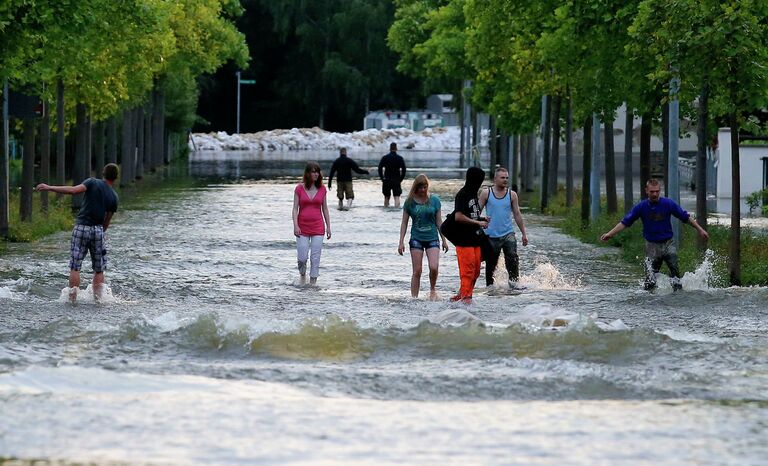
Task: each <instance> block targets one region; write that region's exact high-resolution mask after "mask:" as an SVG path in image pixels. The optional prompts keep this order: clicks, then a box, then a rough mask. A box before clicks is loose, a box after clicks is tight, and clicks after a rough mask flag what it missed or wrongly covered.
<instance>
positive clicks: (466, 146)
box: [462, 80, 472, 167]
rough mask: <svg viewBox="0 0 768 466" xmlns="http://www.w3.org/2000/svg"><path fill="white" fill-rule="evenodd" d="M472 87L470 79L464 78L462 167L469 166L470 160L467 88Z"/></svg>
mask: <svg viewBox="0 0 768 466" xmlns="http://www.w3.org/2000/svg"><path fill="white" fill-rule="evenodd" d="M471 88H472V81H470V80H464V86H463V92H462V93H463V101H464V115H463V117H464V122H463V123H462V124H463V125H464V153H463V154H462V157H463V158H464V164H463V165H462V167H468V166H469V160H470V154H472V144H471V142H470V141H472V137H471V136H470V134H471V133H470V131H471V128H472V115H471V113H472V105H471V104H470V103H469V98H468V96H467V94H468V91H469V89H471Z"/></svg>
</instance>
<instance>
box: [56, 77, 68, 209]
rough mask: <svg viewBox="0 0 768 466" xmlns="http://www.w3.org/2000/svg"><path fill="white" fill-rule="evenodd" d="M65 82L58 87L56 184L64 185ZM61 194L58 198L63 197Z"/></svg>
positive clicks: (59, 83) (65, 163) (65, 148)
mask: <svg viewBox="0 0 768 466" xmlns="http://www.w3.org/2000/svg"><path fill="white" fill-rule="evenodd" d="M64 123H65V119H64V81H62V80H59V82H58V84H57V85H56V184H58V185H63V184H64V183H65V181H66V170H65V168H66V166H67V158H66V152H67V141H66V133H65V131H66V129H65V127H64ZM61 196H62V195H61V194H59V195H58V196H57V197H61Z"/></svg>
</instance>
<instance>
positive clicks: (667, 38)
mask: <svg viewBox="0 0 768 466" xmlns="http://www.w3.org/2000/svg"><path fill="white" fill-rule="evenodd" d="M395 4H396V6H397V10H396V12H395V23H394V24H393V26H392V27H391V28H390V30H389V35H388V40H389V45H390V47H391V48H392V49H393V50H395V51H396V52H398V53H399V54H400V60H399V63H398V68H399V69H400V70H401V71H404V72H407V73H409V74H411V75H412V76H416V77H420V78H422V79H424V80H426V81H427V82H428V83H429V84H430V85H431V86H432V87H434V88H436V89H439V88H451V89H454V90H455V92H456V93H457V94H458V93H460V90H461V88H462V83H464V82H466V81H470V80H471V82H472V86H471V88H470V89H469V90H468V91H466V92H464V95H463V97H464V98H466V99H467V100H468V101H469V102H471V104H472V106H473V112H474V111H483V112H487V113H488V114H490V115H491V116H492V118H493V120H494V123H493V124H492V136H497V135H500V136H501V137H499V138H496V137H492V138H491V141H495V140H497V139H498V140H499V141H500V142H501V144H502V145H504V144H506V142H505V141H508V140H510V138H509V136H510V135H513V136H514V137H512V138H511V140H512V141H519V142H518V143H514V144H513V146H514V147H512V148H510V149H511V151H510V152H511V154H512V155H511V156H512V157H518V156H520V154H522V157H520V163H521V169H520V171H521V172H522V173H521V174H520V181H521V185H522V186H521V187H522V188H523V189H526V190H529V191H530V190H533V186H532V176H526V172H528V173H530V170H526V167H525V165H526V164H527V165H531V163H530V160H532V158H530V152H531V151H530V148H531V147H533V144H531V139H532V138H533V137H534V136H532V134H533V133H534V131H535V130H536V129H537V128H538V127H539V125H540V123H541V122H542V121H544V122H545V124H543V125H541V134H542V135H543V141H544V151H543V152H544V156H543V163H542V180H543V182H542V183H541V196H542V198H541V205H542V208H546V206H547V202H548V201H549V199H550V196H551V195H552V193H553V192H554V191H555V189H556V183H557V163H558V159H559V154H558V153H557V151H558V148H559V141H560V138H561V137H563V136H564V137H565V140H566V153H565V162H566V171H567V177H566V198H567V203H568V205H569V206H570V205H571V204H572V203H573V200H574V194H573V193H574V183H573V162H572V157H573V146H572V139H571V132H572V131H573V129H574V128H573V124H574V122H575V123H576V124H577V125H579V126H582V127H583V131H584V133H583V134H584V148H583V150H584V166H583V173H584V175H583V176H584V178H583V179H582V183H581V192H582V204H581V212H582V219H583V221H584V222H589V221H590V218H591V217H592V216H593V215H590V213H592V214H594V202H593V203H592V205H590V188H591V187H590V179H589V176H590V171H591V168H592V167H591V165H590V164H591V163H592V162H593V161H595V162H597V163H603V161H601V160H595V158H593V157H591V155H592V151H591V145H592V142H593V141H592V138H593V137H594V136H592V135H593V134H596V135H597V137H599V135H600V132H599V131H597V132H594V131H593V129H594V128H593V125H600V124H601V122H602V124H603V125H605V134H606V135H607V137H606V142H605V159H604V164H605V177H606V179H605V182H606V183H605V184H606V191H607V192H606V195H607V208H608V210H609V211H610V212H616V211H617V209H618V202H617V199H616V178H615V169H614V153H613V147H612V146H613V140H612V138H613V128H612V124H613V121H614V116H615V111H616V109H617V108H618V107H620V106H621V105H622V104H626V105H627V108H628V109H629V111H628V112H627V113H628V117H627V120H628V124H629V125H630V129H631V117H632V113H634V114H635V115H638V116H640V117H641V118H642V125H641V143H640V171H641V173H640V182H641V184H640V186H638V187H635V188H633V187H632V178H633V173H632V164H631V163H625V164H624V170H625V172H624V174H623V175H624V182H625V193H629V194H630V195H629V196H625V199H624V208H625V209H628V208H630V207H631V204H632V196H631V193H632V192H633V190H634V189H637V190H638V191H639V193H640V196H644V193H643V191H642V187H643V186H644V184H645V181H646V180H647V179H648V178H650V167H651V162H650V138H651V134H652V129H653V125H654V124H658V122H659V121H660V120H661V123H662V125H664V127H663V128H662V129H663V130H666V129H667V125H669V127H670V128H672V129H673V131H675V128H677V127H678V124H677V123H678V118H679V117H674V112H673V113H671V114H672V121H670V118H669V115H670V113H668V112H667V108H672V109H677V108H678V105H679V109H680V110H679V111H680V115H681V116H684V117H686V118H690V119H692V120H694V121H696V122H697V133H698V134H697V136H698V144H699V146H698V155H697V182H696V186H697V187H698V189H697V207H696V217H697V219H698V222H699V223H700V224H702V225H703V226H705V227H706V223H707V221H706V219H707V210H706V209H707V208H706V189H705V188H704V187H705V186H706V182H705V180H706V172H705V170H706V143H707V141H708V140H711V138H712V135H713V134H714V130H715V129H716V128H717V126H718V125H722V126H729V127H730V129H731V145H732V151H733V173H732V180H733V206H732V216H731V225H732V228H731V239H730V253H729V264H728V269H729V275H730V282H731V284H733V285H738V284H740V234H741V230H740V216H741V212H740V203H739V198H740V194H741V193H740V189H739V132H740V131H742V130H749V129H750V128H751V125H753V118H751V115H752V114H753V113H754V112H755V111H757V110H759V109H762V108H765V107H766V105H768V74H766V70H768V21H766V18H768V2H765V1H763V0H675V1H672V2H670V1H667V0H541V1H536V2H525V1H516V0H395ZM677 83H679V88H678V86H677V85H676V84H677ZM678 89H679V90H678ZM542 96H544V98H543V99H542ZM542 103H543V105H542ZM542 107H543V111H542ZM542 114H543V118H542ZM561 128H564V132H565V134H564V135H563V134H562V130H561ZM752 129H754V128H752ZM625 134H626V137H627V140H626V143H625V146H626V147H625V157H627V156H628V157H631V153H632V151H631V148H632V131H631V130H630V131H627V132H626V133H625ZM665 136H667V138H666V139H667V142H671V141H669V138H668V134H666V132H665ZM674 140H675V142H676V138H674ZM495 146H496V144H495V143H494V142H492V143H491V149H492V157H493V162H494V163H495V162H496V161H497V160H498V158H497V157H498V155H497V154H498V149H497V148H496V147H495ZM502 149H505V148H502ZM501 153H504V151H503V150H502V151H501ZM526 155H528V156H529V157H526ZM674 155H675V156H676V154H674ZM630 161H631V158H630ZM666 166H667V165H666V163H665V167H666ZM513 175H516V173H513ZM665 180H669V178H668V177H667V176H665ZM627 183H628V184H627ZM665 184H668V183H665ZM598 186H599V185H598ZM598 194H599V193H598ZM668 194H669V193H668ZM598 201H599V199H598ZM597 206H598V210H599V203H598V204H597ZM704 246H705V245H703V244H702V245H700V247H702V248H703V247H704Z"/></svg>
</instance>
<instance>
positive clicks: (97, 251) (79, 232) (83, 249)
mask: <svg viewBox="0 0 768 466" xmlns="http://www.w3.org/2000/svg"><path fill="white" fill-rule="evenodd" d="M88 253H90V254H91V265H92V266H93V271H94V273H99V272H103V271H104V270H106V268H107V245H106V242H105V241H104V229H103V228H102V226H101V225H94V226H87V225H75V228H73V229H72V243H71V245H70V259H69V268H70V270H80V268H82V266H83V259H85V255H86V254H88Z"/></svg>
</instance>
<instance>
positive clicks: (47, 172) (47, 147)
mask: <svg viewBox="0 0 768 466" xmlns="http://www.w3.org/2000/svg"><path fill="white" fill-rule="evenodd" d="M40 182H41V183H46V184H50V183H51V115H50V108H49V106H48V102H43V118H42V119H41V120H40ZM40 210H42V211H43V214H44V215H48V191H43V192H41V193H40Z"/></svg>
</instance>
